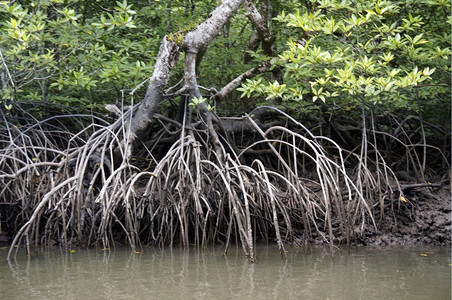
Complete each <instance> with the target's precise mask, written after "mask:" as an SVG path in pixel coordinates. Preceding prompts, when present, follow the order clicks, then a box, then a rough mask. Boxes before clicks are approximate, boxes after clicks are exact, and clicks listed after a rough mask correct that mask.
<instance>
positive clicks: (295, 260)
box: [0, 246, 451, 299]
mask: <svg viewBox="0 0 452 300" xmlns="http://www.w3.org/2000/svg"><path fill="white" fill-rule="evenodd" d="M256 254H257V255H256V256H257V262H256V263H255V264H252V263H249V262H248V260H247V258H246V257H244V256H243V254H242V252H241V249H236V248H233V249H231V251H229V253H228V254H227V255H226V256H225V255H223V248H221V247H215V248H209V249H207V250H205V251H198V250H196V249H191V250H190V251H188V252H187V251H184V250H181V249H172V250H171V249H164V250H162V249H155V248H145V249H143V250H142V251H140V252H138V253H135V252H132V251H131V250H129V249H116V250H111V251H105V250H103V251H101V250H94V249H91V250H80V249H75V250H72V251H66V250H50V251H49V250H47V251H42V252H40V253H39V255H37V256H34V257H33V258H32V259H30V260H29V259H27V258H26V256H25V254H24V253H22V252H19V253H18V255H17V258H16V260H13V261H10V262H8V261H6V255H7V250H6V249H5V248H3V249H1V250H0V295H1V296H0V297H1V299H27V298H29V299H450V298H451V265H450V264H451V256H450V249H449V248H433V247H422V248H382V249H375V248H359V249H357V248H354V249H352V250H351V252H350V253H348V252H347V251H342V250H338V251H336V252H335V253H334V257H331V255H330V252H329V250H328V249H325V248H314V249H311V251H307V250H306V249H302V248H289V249H288V252H287V255H288V260H287V261H286V262H284V261H282V260H281V256H280V254H279V252H278V250H277V248H276V246H258V247H257V249H256Z"/></svg>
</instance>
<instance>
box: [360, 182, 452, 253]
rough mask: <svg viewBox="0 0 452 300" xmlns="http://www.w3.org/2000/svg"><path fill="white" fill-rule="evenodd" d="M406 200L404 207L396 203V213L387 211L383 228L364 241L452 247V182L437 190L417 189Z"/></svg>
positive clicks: (382, 243) (364, 243)
mask: <svg viewBox="0 0 452 300" xmlns="http://www.w3.org/2000/svg"><path fill="white" fill-rule="evenodd" d="M406 199H407V202H406V203H401V206H400V207H398V204H394V206H395V207H394V208H393V210H392V213H391V211H389V212H386V213H385V214H384V218H383V220H382V221H381V222H380V225H379V230H380V231H379V232H377V233H375V232H374V233H369V234H368V235H365V236H363V237H362V238H361V241H360V242H361V244H362V245H372V246H385V245H435V246H451V232H452V231H451V230H452V229H451V219H452V213H451V189H450V184H447V185H444V186H442V187H441V188H439V189H437V190H433V189H429V188H422V189H417V190H413V191H412V192H410V193H408V194H407V195H406ZM364 232H370V231H367V230H365V231H364Z"/></svg>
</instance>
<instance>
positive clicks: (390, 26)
mask: <svg viewBox="0 0 452 300" xmlns="http://www.w3.org/2000/svg"><path fill="white" fill-rule="evenodd" d="M309 2H310V3H309V5H305V6H299V7H298V8H297V9H296V10H295V11H294V12H292V13H286V12H285V11H282V12H281V13H280V14H279V15H278V16H277V17H276V18H275V21H276V22H278V23H279V24H281V25H282V27H281V28H280V31H279V32H280V34H283V35H288V36H290V37H291V38H290V39H289V40H288V41H287V43H286V45H285V46H284V50H283V51H282V52H280V54H279V56H278V60H276V62H275V67H278V68H279V69H280V70H282V72H283V80H282V81H280V82H278V81H274V80H270V81H264V80H262V78H259V79H256V80H248V81H247V82H245V83H244V84H243V85H242V87H241V88H239V91H241V92H242V97H245V96H246V97H248V98H249V97H259V96H263V98H262V99H264V98H265V99H266V100H268V99H271V98H274V97H278V98H280V99H282V100H283V105H289V106H294V105H297V103H299V101H300V100H301V99H302V98H303V99H306V100H309V101H319V100H320V101H323V102H334V103H339V104H341V103H342V104H346V105H353V104H354V103H355V104H358V103H360V102H361V101H363V100H364V101H366V102H367V103H369V104H372V105H376V104H378V105H379V106H381V107H386V108H389V107H392V108H406V109H415V108H416V107H417V100H426V101H431V99H432V98H434V99H448V98H449V97H448V95H449V93H450V70H451V66H450V54H451V52H450V40H451V36H450V16H449V13H448V11H449V10H450V1H445V0H444V1H443V0H432V1H387V0H373V1H370V0H369V1H362V0H361V1H351V0H341V1H338V0H310V1H309ZM286 40H287V39H286ZM421 102H422V101H421ZM427 105H428V104H427Z"/></svg>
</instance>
